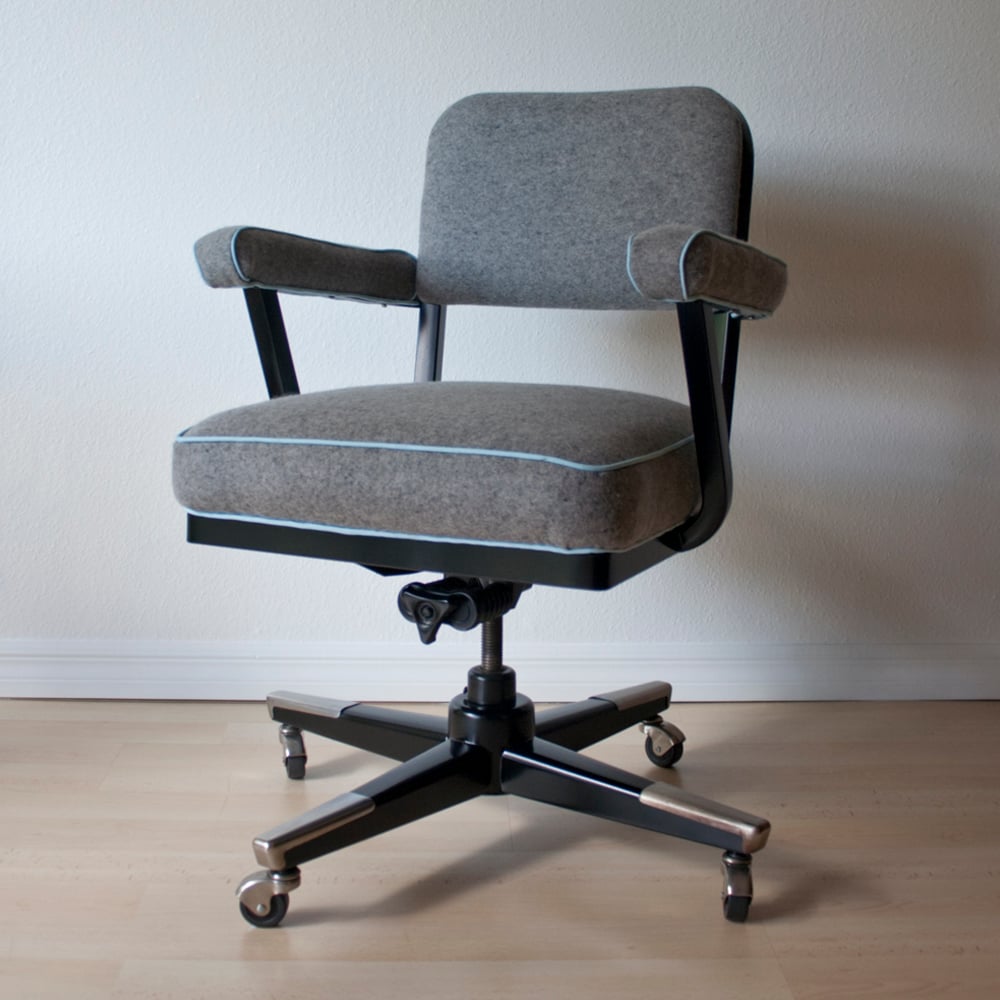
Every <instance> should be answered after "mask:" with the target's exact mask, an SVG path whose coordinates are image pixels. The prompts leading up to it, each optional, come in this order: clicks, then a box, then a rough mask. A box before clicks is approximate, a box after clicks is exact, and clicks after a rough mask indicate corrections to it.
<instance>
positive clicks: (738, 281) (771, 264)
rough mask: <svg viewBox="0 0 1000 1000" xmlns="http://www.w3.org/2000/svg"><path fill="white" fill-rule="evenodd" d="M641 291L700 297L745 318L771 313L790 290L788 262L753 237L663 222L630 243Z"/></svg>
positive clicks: (632, 271)
mask: <svg viewBox="0 0 1000 1000" xmlns="http://www.w3.org/2000/svg"><path fill="white" fill-rule="evenodd" d="M627 267H628V275H629V279H630V280H631V282H632V284H633V286H634V287H635V289H636V291H637V292H639V293H640V294H641V295H644V296H646V298H650V299H656V300H658V301H660V302H693V301H695V300H698V299H701V300H703V301H705V302H710V303H712V304H713V305H717V306H722V307H724V308H726V309H731V310H732V311H734V312H737V313H739V314H740V315H741V316H744V317H746V318H757V317H761V316H768V315H770V314H771V313H772V312H774V310H775V309H776V308H777V307H778V304H779V303H780V302H781V299H782V296H783V295H784V294H785V285H786V282H787V274H786V271H787V269H786V267H785V264H784V262H783V261H781V260H778V258H777V257H772V256H770V255H769V254H766V253H763V252H762V251H761V250H757V249H756V248H755V247H752V246H751V245H750V244H749V243H744V242H743V241H742V240H737V239H733V238H732V237H729V236H720V235H719V234H718V233H713V232H711V231H709V230H707V229H697V228H695V227H692V226H682V225H664V226H655V227H653V228H652V229H646V230H644V231H643V232H641V233H636V234H635V235H633V236H632V237H631V238H630V239H629V243H628V260H627Z"/></svg>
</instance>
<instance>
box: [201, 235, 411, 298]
mask: <svg viewBox="0 0 1000 1000" xmlns="http://www.w3.org/2000/svg"><path fill="white" fill-rule="evenodd" d="M194 252H195V258H196V260H197V261H198V267H199V268H200V270H201V274H202V277H203V278H204V279H205V281H206V282H207V283H208V284H209V285H211V286H212V287H213V288H248V287H253V286H257V287H261V288H276V289H281V290H283V291H288V292H298V293H300V294H306V295H329V296H335V297H336V296H342V297H344V298H363V299H377V300H385V301H389V302H409V301H412V300H413V299H414V297H415V295H416V287H415V278H416V261H415V260H414V259H413V256H412V255H411V254H408V253H406V252H404V251H402V250H366V249H364V248H362V247H352V246H345V245H344V244H341V243H327V242H324V241H323V240H314V239H309V238H307V237H303V236H294V235H292V234H291V233H279V232H275V231H273V230H270V229H259V228H257V227H254V226H230V227H228V228H226V229H217V230H216V231H215V232H213V233H209V234H208V235H207V236H203V237H202V238H201V239H200V240H198V242H197V243H195V248H194Z"/></svg>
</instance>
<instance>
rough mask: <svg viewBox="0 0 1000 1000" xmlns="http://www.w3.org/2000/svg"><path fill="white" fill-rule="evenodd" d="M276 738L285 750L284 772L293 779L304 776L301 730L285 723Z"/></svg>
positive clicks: (299, 779)
mask: <svg viewBox="0 0 1000 1000" xmlns="http://www.w3.org/2000/svg"><path fill="white" fill-rule="evenodd" d="M278 739H279V740H281V745H282V747H284V750H285V773H286V774H287V775H288V777H289V778H292V779H293V780H294V781H301V780H302V779H303V778H304V777H305V776H306V745H305V742H304V741H303V739H302V730H301V729H299V727H298V726H290V725H288V723H285V724H284V725H283V726H282V727H281V729H280V730H279V731H278Z"/></svg>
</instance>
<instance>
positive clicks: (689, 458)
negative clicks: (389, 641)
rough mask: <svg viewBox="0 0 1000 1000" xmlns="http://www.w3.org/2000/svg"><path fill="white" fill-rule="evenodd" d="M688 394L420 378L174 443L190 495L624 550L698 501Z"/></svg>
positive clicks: (305, 514) (260, 414)
mask: <svg viewBox="0 0 1000 1000" xmlns="http://www.w3.org/2000/svg"><path fill="white" fill-rule="evenodd" d="M690 434H691V431H690V423H689V416H688V411H687V408H686V407H685V406H682V405H680V404H678V403H674V402H671V401H670V400H665V399H659V398H657V397H654V396H646V395H642V394H638V393H630V392H622V391H618V390H610V389H588V388H582V387H574V386H558V385H532V384H504V383H476V382H430V383H415V384H404V385H387V386H374V387H364V388H353V389H340V390H333V391H330V392H320V393H313V394H309V395H303V396H286V397H282V398H280V399H276V400H272V401H270V402H266V403H259V404H254V405H251V406H247V407H242V408H239V409H236V410H230V411H228V412H225V413H221V414H219V415H217V416H215V417H211V418H209V419H208V420H205V421H202V422H201V423H199V424H198V425H196V426H194V427H192V428H190V429H189V430H188V431H186V432H185V433H184V434H183V435H182V436H181V437H180V438H178V440H177V443H176V445H175V448H174V489H175V492H176V494H177V497H178V499H179V500H180V502H181V503H182V504H184V505H185V506H186V507H187V508H188V509H190V510H193V511H196V512H200V513H206V514H223V515H228V516H235V517H245V518H261V519H267V520H280V521H290V522H295V523H300V524H303V525H325V526H329V527H332V528H338V527H340V528H347V529H350V530H356V531H357V530H360V531H377V532H391V533H395V534H402V535H409V536H421V537H433V538H442V539H463V540H464V539H468V540H477V541H494V542H502V543H507V544H511V545H521V546H545V547H554V548H557V549H562V550H575V549H597V550H602V551H620V550H624V549H628V548H631V547H632V546H634V545H637V544H639V543H640V542H643V541H646V540H647V539H649V538H652V537H655V536H656V535H659V534H662V533H663V532H665V531H667V530H669V529H670V528H672V527H674V526H675V525H677V524H678V523H679V522H681V521H682V520H684V518H685V517H687V516H688V514H690V513H691V511H692V510H693V509H694V508H695V507H696V506H697V502H698V486H697V472H696V467H695V459H694V449H693V445H692V443H691V439H690Z"/></svg>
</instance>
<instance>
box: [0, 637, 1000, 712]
mask: <svg viewBox="0 0 1000 1000" xmlns="http://www.w3.org/2000/svg"><path fill="white" fill-rule="evenodd" d="M477 653H478V648H477V644H476V642H475V641H474V640H470V639H469V638H468V637H460V639H457V640H456V639H454V638H453V639H452V641H441V642H439V643H437V644H436V645H435V646H432V647H422V646H419V645H418V644H416V643H405V644H404V643H400V644H390V643H337V642H329V643H305V642H300V643H288V644H280V643H276V642H182V641H172V640H163V641H154V640H142V641H135V640H113V641H98V640H79V641H76V640H44V639H30V640H0V697H5V698H101V699H105V698H128V699H175V700H236V701H240V700H257V699H260V698H263V697H264V695H265V694H267V692H268V691H271V690H275V689H280V688H284V689H291V690H301V691H305V692H310V693H313V694H317V695H327V696H329V697H334V698H343V699H349V700H353V699H357V700H359V701H360V700H366V701H446V700H448V699H449V698H451V697H452V696H453V695H454V694H455V693H456V692H457V691H459V690H461V688H462V686H463V684H464V677H465V671H466V670H467V668H468V667H469V666H471V665H472V662H473V661H474V659H475V658H476V655H477ZM505 659H506V660H507V662H508V663H509V664H510V665H511V666H513V667H515V668H516V669H517V672H518V682H519V686H520V688H521V689H522V690H523V691H524V692H525V693H526V694H528V695H529V696H530V697H531V698H533V699H534V700H535V701H539V702H544V701H573V700H577V699H580V698H586V697H589V696H590V695H592V694H597V693H600V692H602V691H608V690H613V689H615V688H621V687H626V686H627V685H629V684H640V683H643V682H645V681H649V680H666V681H670V683H671V684H673V686H674V698H675V699H676V700H677V701H813V700H877V699H902V700H917V699H930V700H955V699H1000V643H931V644H921V643H915V644H879V643H875V644H868V643H835V644H822V643H756V644H755V643H738V642H719V643H610V644H604V645H598V644H580V645H575V644H570V643H552V644H545V643H536V644H517V643H514V642H510V643H508V645H507V650H506V657H505Z"/></svg>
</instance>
